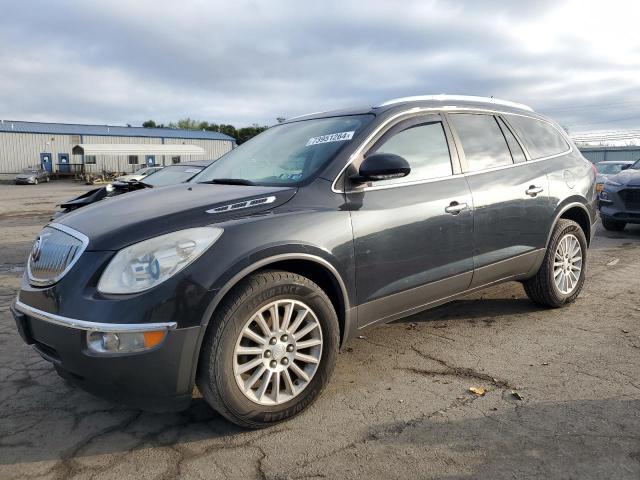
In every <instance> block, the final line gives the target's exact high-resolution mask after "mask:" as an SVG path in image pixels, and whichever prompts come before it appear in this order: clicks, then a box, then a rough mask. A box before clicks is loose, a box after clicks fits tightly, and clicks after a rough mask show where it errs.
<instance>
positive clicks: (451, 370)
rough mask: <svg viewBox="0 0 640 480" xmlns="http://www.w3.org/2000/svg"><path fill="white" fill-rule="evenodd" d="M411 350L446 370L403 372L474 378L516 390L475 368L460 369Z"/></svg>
mask: <svg viewBox="0 0 640 480" xmlns="http://www.w3.org/2000/svg"><path fill="white" fill-rule="evenodd" d="M411 349H412V350H413V351H414V352H416V353H417V354H418V355H419V356H421V357H422V358H426V359H427V360H431V361H432V362H436V363H438V364H440V365H442V366H443V367H445V370H426V369H419V368H413V367H405V368H401V370H406V371H410V372H413V373H417V374H419V375H445V376H454V377H463V378H473V379H475V380H483V381H485V382H489V383H491V384H492V385H495V386H496V387H500V388H511V389H513V390H515V389H516V387H515V386H513V385H511V384H510V383H509V382H508V381H506V380H500V379H498V378H496V377H493V376H491V375H489V374H487V373H484V372H478V371H477V370H474V369H473V368H468V367H458V366H456V365H451V364H450V363H449V362H447V361H445V360H442V359H440V358H438V357H435V356H433V355H430V354H428V353H424V352H422V351H420V350H419V349H418V348H416V347H415V346H414V345H412V346H411Z"/></svg>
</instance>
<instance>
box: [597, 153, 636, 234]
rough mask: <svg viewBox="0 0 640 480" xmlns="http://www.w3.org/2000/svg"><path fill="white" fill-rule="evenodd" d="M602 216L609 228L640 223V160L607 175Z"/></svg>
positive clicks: (605, 226)
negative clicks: (614, 173) (618, 171)
mask: <svg viewBox="0 0 640 480" xmlns="http://www.w3.org/2000/svg"><path fill="white" fill-rule="evenodd" d="M600 217H601V218H602V225H603V226H604V228H606V229H607V230H618V231H619V230H624V227H626V226H627V223H640V160H638V161H636V162H635V163H634V164H632V165H630V166H628V167H626V168H625V169H623V170H622V171H621V172H620V173H617V174H616V175H611V176H609V177H607V179H606V180H605V182H604V187H603V189H602V191H601V192H600Z"/></svg>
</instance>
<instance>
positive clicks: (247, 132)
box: [142, 117, 285, 145]
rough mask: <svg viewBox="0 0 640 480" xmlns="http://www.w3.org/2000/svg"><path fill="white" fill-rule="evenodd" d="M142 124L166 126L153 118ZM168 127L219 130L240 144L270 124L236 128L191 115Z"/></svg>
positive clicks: (157, 126)
mask: <svg viewBox="0 0 640 480" xmlns="http://www.w3.org/2000/svg"><path fill="white" fill-rule="evenodd" d="M277 120H278V123H282V122H281V121H284V120H285V119H284V118H282V117H280V118H278V119H277ZM142 126H143V127H146V128H165V125H164V124H157V123H156V122H155V121H153V120H147V121H146V122H144V123H143V124H142ZM166 127H168V128H174V129H181V130H201V131H202V130H204V131H209V132H218V133H222V134H224V135H229V136H230V137H233V138H235V139H236V143H237V144H238V145H240V144H241V143H244V142H246V141H247V140H249V139H250V138H253V137H255V136H256V135H258V134H259V133H261V132H264V131H265V130H266V129H267V128H269V127H268V126H265V125H259V124H257V123H254V124H253V125H251V126H250V127H242V128H236V127H234V126H233V125H228V124H224V123H221V124H217V123H209V122H207V121H206V120H194V119H191V118H189V117H187V118H181V119H180V120H178V121H177V122H170V123H169V125H167V126H166Z"/></svg>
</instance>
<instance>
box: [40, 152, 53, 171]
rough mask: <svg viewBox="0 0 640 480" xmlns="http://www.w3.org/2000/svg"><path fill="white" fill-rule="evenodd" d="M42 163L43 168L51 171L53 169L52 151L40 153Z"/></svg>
mask: <svg viewBox="0 0 640 480" xmlns="http://www.w3.org/2000/svg"><path fill="white" fill-rule="evenodd" d="M40 165H41V166H42V169H43V170H46V171H47V172H49V173H51V172H52V171H53V164H52V163H51V154H50V153H41V154H40Z"/></svg>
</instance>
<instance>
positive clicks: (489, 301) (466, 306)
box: [393, 298, 548, 323]
mask: <svg viewBox="0 0 640 480" xmlns="http://www.w3.org/2000/svg"><path fill="white" fill-rule="evenodd" d="M541 310H548V309H547V308H545V307H541V306H539V305H536V304H535V303H533V302H531V301H530V300H529V299H527V298H468V299H460V300H455V301H453V302H451V303H447V304H445V305H441V306H439V307H435V308H433V309H430V310H427V311H425V312H420V313H416V314H414V315H411V316H410V317H405V318H401V319H400V320H396V321H395V322H393V323H427V322H435V321H443V320H454V319H459V318H464V319H465V320H467V321H469V320H473V319H474V318H479V317H481V318H482V319H483V320H485V321H491V320H494V319H497V318H500V317H505V318H506V317H508V316H510V315H522V314H528V313H534V312H538V311H541Z"/></svg>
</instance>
